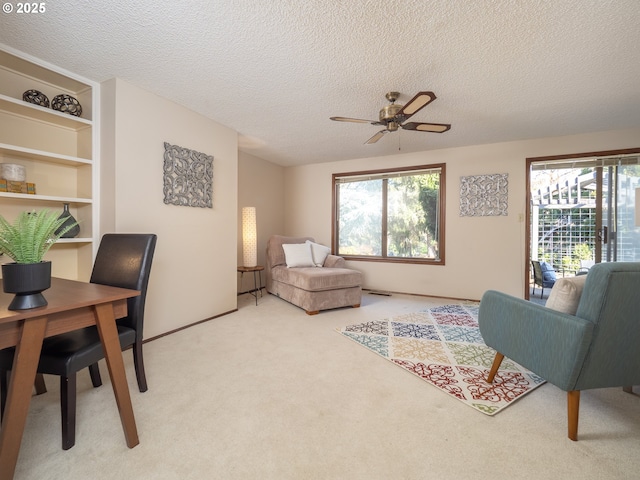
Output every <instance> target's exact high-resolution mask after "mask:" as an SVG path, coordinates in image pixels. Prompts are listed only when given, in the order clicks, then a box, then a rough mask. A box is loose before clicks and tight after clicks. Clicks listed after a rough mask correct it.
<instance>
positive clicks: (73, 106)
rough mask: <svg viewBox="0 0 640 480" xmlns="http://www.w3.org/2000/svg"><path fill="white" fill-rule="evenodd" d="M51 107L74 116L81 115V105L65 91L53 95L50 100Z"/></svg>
mask: <svg viewBox="0 0 640 480" xmlns="http://www.w3.org/2000/svg"><path fill="white" fill-rule="evenodd" d="M51 108H53V109H54V110H58V111H59V112H62V113H68V114H69V115H74V116H76V117H79V116H80V115H82V106H81V105H80V102H78V100H76V99H75V98H74V97H72V96H71V95H67V94H66V93H61V94H60V95H56V96H55V97H53V100H52V101H51Z"/></svg>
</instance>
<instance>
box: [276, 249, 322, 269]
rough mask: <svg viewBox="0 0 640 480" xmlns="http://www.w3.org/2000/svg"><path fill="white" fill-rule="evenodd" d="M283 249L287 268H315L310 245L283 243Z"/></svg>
mask: <svg viewBox="0 0 640 480" xmlns="http://www.w3.org/2000/svg"><path fill="white" fill-rule="evenodd" d="M282 249H283V250H284V259H285V262H287V267H289V268H295V267H315V265H314V263H313V256H312V255H311V245H309V244H308V243H283V244H282Z"/></svg>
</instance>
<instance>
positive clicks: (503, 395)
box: [338, 303, 545, 415]
mask: <svg viewBox="0 0 640 480" xmlns="http://www.w3.org/2000/svg"><path fill="white" fill-rule="evenodd" d="M478 309H479V304H478V303H464V304H461V305H444V306H437V307H430V308H427V309H425V310H422V311H419V312H416V313H410V314H406V315H401V316H398V317H393V318H389V319H384V320H374V321H371V322H366V323H360V324H357V325H348V326H346V327H343V328H339V329H338V332H339V333H341V334H342V335H344V336H345V337H347V338H350V339H351V340H353V341H355V342H357V343H359V344H360V345H362V346H364V347H367V348H368V349H369V350H372V351H374V352H375V353H377V354H378V355H381V356H382V357H384V358H386V359H387V360H390V361H391V362H393V363H395V364H396V365H398V366H399V367H402V368H403V369H405V370H407V371H409V372H411V373H413V374H414V375H416V376H418V377H420V378H421V379H423V380H425V381H426V382H428V383H430V384H431V385H434V386H435V387H438V388H439V389H441V390H443V391H444V392H446V393H448V394H449V395H452V396H453V397H455V398H457V399H458V400H461V401H463V402H464V403H466V404H467V405H469V406H471V407H473V408H475V409H476V410H479V411H480V412H482V413H485V414H487V415H494V414H496V413H498V412H499V411H500V410H502V409H503V408H505V407H508V406H509V405H511V404H512V403H513V402H514V401H515V400H517V399H518V398H521V397H523V396H524V395H526V394H527V393H529V392H531V391H532V390H533V389H535V388H536V387H539V386H540V385H542V384H543V383H544V382H545V381H544V380H543V379H542V378H540V377H539V376H537V375H535V374H534V373H532V372H529V371H528V370H526V369H525V368H523V367H522V366H520V365H518V364H517V363H515V362H513V361H511V360H510V359H508V358H507V357H505V358H504V360H503V361H502V365H501V366H500V369H499V370H498V373H497V375H496V377H495V379H494V381H493V384H489V383H487V382H486V378H487V374H488V373H489V369H490V368H491V364H492V363H493V358H494V356H495V353H496V352H495V350H493V349H492V348H489V347H487V346H486V345H485V344H484V342H483V340H482V336H481V335H480V330H479V328H478Z"/></svg>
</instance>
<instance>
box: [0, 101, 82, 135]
mask: <svg viewBox="0 0 640 480" xmlns="http://www.w3.org/2000/svg"><path fill="white" fill-rule="evenodd" d="M0 110H3V111H5V112H9V113H12V114H14V115H20V116H22V117H26V118H30V119H32V120H39V121H41V122H46V123H49V124H51V125H56V126H58V127H64V128H69V129H72V130H75V131H78V130H83V129H85V128H87V127H91V126H92V125H93V122H92V121H91V120H87V119H85V118H82V117H76V116H74V115H69V114H68V113H62V112H58V111H57V110H52V109H51V108H45V107H41V106H40V105H36V104H33V103H28V102H25V101H24V100H18V99H17V98H12V97H9V96H7V95H3V94H1V93H0Z"/></svg>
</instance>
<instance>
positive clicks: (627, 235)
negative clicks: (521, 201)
mask: <svg viewBox="0 0 640 480" xmlns="http://www.w3.org/2000/svg"><path fill="white" fill-rule="evenodd" d="M528 165H529V185H530V194H529V211H528V214H529V220H530V226H531V228H530V231H529V235H528V237H529V238H528V242H529V244H528V248H527V250H528V254H529V258H528V260H540V261H546V262H548V263H550V264H551V265H552V266H553V268H554V270H556V273H557V275H559V276H572V275H575V274H576V273H578V272H580V271H581V270H582V271H586V270H587V269H588V268H589V267H590V266H591V265H593V264H594V263H598V262H622V261H640V227H639V226H637V225H636V218H635V217H636V215H635V213H636V212H635V195H636V190H637V189H639V188H640V162H639V157H638V154H637V153H636V154H627V155H615V156H595V157H584V158H558V159H550V158H545V159H530V160H529V161H528ZM528 263H529V262H528Z"/></svg>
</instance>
